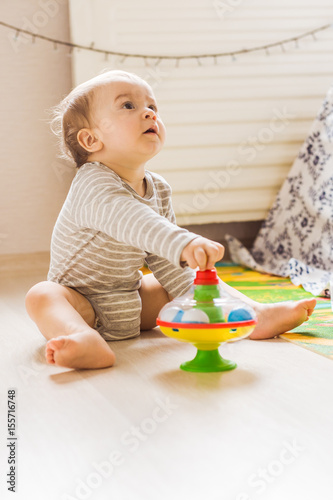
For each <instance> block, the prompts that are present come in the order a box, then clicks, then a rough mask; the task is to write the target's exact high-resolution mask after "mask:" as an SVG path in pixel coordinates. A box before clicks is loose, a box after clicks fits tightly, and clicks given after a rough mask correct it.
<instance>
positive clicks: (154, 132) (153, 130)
mask: <svg viewBox="0 0 333 500" xmlns="http://www.w3.org/2000/svg"><path fill="white" fill-rule="evenodd" d="M144 134H157V130H156V129H155V128H149V129H148V130H146V131H145V132H144Z"/></svg>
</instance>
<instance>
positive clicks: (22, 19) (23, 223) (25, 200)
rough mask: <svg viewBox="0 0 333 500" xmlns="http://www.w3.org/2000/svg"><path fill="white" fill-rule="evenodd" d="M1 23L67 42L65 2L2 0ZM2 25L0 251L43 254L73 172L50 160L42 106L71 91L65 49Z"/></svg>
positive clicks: (51, 149)
mask: <svg viewBox="0 0 333 500" xmlns="http://www.w3.org/2000/svg"><path fill="white" fill-rule="evenodd" d="M0 19H1V20H2V21H4V22H7V23H10V24H13V25H15V26H18V27H19V28H25V29H29V30H31V29H32V30H34V31H35V32H36V33H40V34H44V35H49V36H51V37H55V38H59V39H63V40H68V39H69V36H70V35H69V26H68V5H67V2H66V1H64V0H29V1H26V0H1V3H0ZM13 34H14V35H15V33H13V32H11V31H9V30H8V29H7V28H4V27H0V67H1V87H0V96H1V108H0V113H1V120H0V141H1V147H0V254H10V253H14V254H15V253H29V252H40V251H47V250H49V247H50V237H51V231H52V228H53V224H54V221H55V219H56V217H57V215H58V212H59V210H60V208H61V205H62V203H63V200H64V198H65V196H66V193H67V190H68V186H69V183H70V180H71V178H72V176H73V172H72V171H71V170H69V169H68V166H67V168H66V165H65V164H64V162H63V161H60V160H57V159H56V154H57V146H56V144H55V140H54V138H53V136H52V134H51V133H50V131H49V126H48V124H47V123H46V120H47V119H48V115H47V114H46V111H45V110H47V109H49V108H50V107H51V106H53V105H55V104H56V103H57V102H58V101H59V100H60V99H61V98H62V97H63V96H64V95H65V94H66V93H67V92H68V91H69V89H70V87H71V61H70V58H69V57H68V56H67V51H65V50H64V49H62V48H60V47H59V48H58V50H57V51H54V50H53V47H52V45H50V44H48V43H46V42H42V41H40V40H36V41H35V43H34V44H32V43H31V39H29V40H28V39H27V38H24V36H23V35H21V36H20V37H19V38H18V39H17V40H16V41H15V40H14V38H13Z"/></svg>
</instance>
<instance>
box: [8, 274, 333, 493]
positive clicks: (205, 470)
mask: <svg viewBox="0 0 333 500" xmlns="http://www.w3.org/2000/svg"><path fill="white" fill-rule="evenodd" d="M44 276H45V275H44V272H43V270H41V271H40V272H32V273H30V274H29V273H28V272H25V273H24V274H22V273H16V274H12V275H10V274H2V276H1V289H0V314H1V324H0V342H1V365H0V366H1V415H0V429H1V432H0V435H1V442H0V447H1V448H0V457H1V472H2V473H1V475H0V496H1V498H5V499H7V498H8V499H9V498H10V499H12V498H15V499H16V500H30V499H31V500H73V499H91V500H106V499H108V500H109V499H115V500H150V499H154V500H155V499H156V500H178V499H182V500H184V499H185V500H202V499H208V500H256V499H258V500H260V499H264V500H281V499H286V500H289V499H290V500H291V499H296V500H298V499H302V500H310V499H311V500H313V499H328V498H331V495H332V480H331V477H332V466H333V458H332V457H333V446H332V445H333V430H332V427H333V426H332V423H333V411H332V410H333V363H332V361H330V360H329V359H326V358H325V357H323V356H320V355H317V354H314V353H312V352H310V351H307V350H305V349H301V348H299V347H297V346H295V345H293V344H291V343H287V342H285V341H283V340H281V339H274V340H271V341H260V342H259V341H251V340H243V341H241V342H238V343H234V344H230V345H225V346H222V347H221V348H220V352H221V354H222V355H223V356H224V357H226V358H227V359H232V360H234V361H236V362H237V363H238V368H237V369H236V370H234V371H231V372H227V373H223V374H193V373H186V372H183V371H181V370H180V369H179V364H180V363H181V362H183V361H186V360H188V359H191V358H192V357H193V356H194V354H195V350H194V348H193V347H191V346H190V345H187V344H181V343H178V342H177V341H175V340H172V339H169V338H166V337H165V336H164V335H162V334H161V333H160V332H159V330H158V329H155V330H154V331H151V332H148V333H145V334H143V335H142V336H141V337H140V338H138V339H133V340H129V341H123V342H114V343H113V345H112V347H113V349H114V350H115V352H116V354H117V359H118V361H117V364H116V366H115V367H113V368H110V369H104V370H96V371H92V370H91V371H90V370H89V371H88V370H87V371H73V370H67V369H63V368H58V367H51V366H48V365H46V364H45V363H44V359H43V348H44V344H45V342H44V339H43V337H42V336H41V335H40V334H39V332H38V330H37V328H36V327H35V326H34V324H33V323H32V322H31V321H30V319H29V318H28V316H27V314H26V313H25V310H24V303H23V301H24V295H25V293H26V291H27V290H28V288H29V287H30V286H31V285H32V284H34V283H35V282H37V281H39V280H41V279H43V278H44ZM11 388H14V389H15V390H16V402H17V407H16V425H17V438H18V439H17V442H16V443H17V446H16V459H17V470H16V473H17V476H16V490H17V491H16V494H15V495H14V494H13V493H12V492H9V491H8V490H7V484H6V478H5V474H6V473H7V472H8V470H9V465H8V463H7V458H8V450H9V448H7V447H6V443H7V442H8V441H6V439H7V390H8V389H11Z"/></svg>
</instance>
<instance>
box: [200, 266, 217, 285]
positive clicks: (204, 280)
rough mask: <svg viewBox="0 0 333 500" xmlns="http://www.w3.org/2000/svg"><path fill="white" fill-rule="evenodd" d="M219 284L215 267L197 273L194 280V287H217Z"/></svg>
mask: <svg viewBox="0 0 333 500" xmlns="http://www.w3.org/2000/svg"><path fill="white" fill-rule="evenodd" d="M219 283H220V282H219V278H218V276H217V273H216V269H215V267H213V269H206V271H197V275H196V278H195V280H194V284H195V285H218V284H219Z"/></svg>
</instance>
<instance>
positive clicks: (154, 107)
mask: <svg viewBox="0 0 333 500" xmlns="http://www.w3.org/2000/svg"><path fill="white" fill-rule="evenodd" d="M149 108H150V109H152V110H153V111H154V113H157V106H155V104H151V105H150V106H149Z"/></svg>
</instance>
